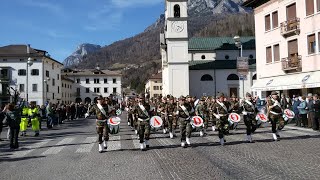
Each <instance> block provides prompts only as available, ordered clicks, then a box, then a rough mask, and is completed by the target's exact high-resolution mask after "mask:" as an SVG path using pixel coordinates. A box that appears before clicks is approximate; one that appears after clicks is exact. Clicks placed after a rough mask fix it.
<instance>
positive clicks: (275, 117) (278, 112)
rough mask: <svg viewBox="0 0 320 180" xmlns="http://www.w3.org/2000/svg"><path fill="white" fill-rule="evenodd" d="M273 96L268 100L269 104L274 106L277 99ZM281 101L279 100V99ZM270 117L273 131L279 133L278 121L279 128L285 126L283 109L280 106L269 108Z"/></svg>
mask: <svg viewBox="0 0 320 180" xmlns="http://www.w3.org/2000/svg"><path fill="white" fill-rule="evenodd" d="M278 100H279V98H278V99H277V100H274V99H273V98H270V99H269V100H268V101H267V104H268V106H273V105H275V104H276V101H278ZM278 102H279V101H278ZM268 118H269V120H270V121H271V124H272V133H277V122H279V125H278V130H282V129H283V128H284V123H285V122H284V119H283V117H282V109H281V107H280V106H274V107H273V108H271V109H269V113H268Z"/></svg>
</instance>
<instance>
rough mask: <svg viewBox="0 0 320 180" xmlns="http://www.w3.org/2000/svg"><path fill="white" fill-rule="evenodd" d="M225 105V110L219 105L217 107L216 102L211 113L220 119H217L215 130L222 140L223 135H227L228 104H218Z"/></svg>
mask: <svg viewBox="0 0 320 180" xmlns="http://www.w3.org/2000/svg"><path fill="white" fill-rule="evenodd" d="M220 103H222V104H224V105H225V107H226V109H224V108H223V107H222V106H221V105H219V103H218V100H217V102H216V103H215V104H214V105H213V107H212V111H213V113H214V114H215V115H219V116H220V119H217V125H216V126H217V128H218V131H219V138H220V139H222V138H223V137H224V135H227V134H229V122H228V109H229V103H228V102H225V101H224V102H220Z"/></svg>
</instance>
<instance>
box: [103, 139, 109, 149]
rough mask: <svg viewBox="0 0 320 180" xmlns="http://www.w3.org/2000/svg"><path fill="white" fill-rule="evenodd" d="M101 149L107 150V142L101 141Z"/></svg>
mask: <svg viewBox="0 0 320 180" xmlns="http://www.w3.org/2000/svg"><path fill="white" fill-rule="evenodd" d="M103 148H104V149H107V148H108V145H107V141H103Z"/></svg>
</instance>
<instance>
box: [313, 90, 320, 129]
mask: <svg viewBox="0 0 320 180" xmlns="http://www.w3.org/2000/svg"><path fill="white" fill-rule="evenodd" d="M312 109H313V110H314V112H315V115H314V119H313V127H312V129H313V130H315V131H317V130H319V121H320V100H319V97H318V95H317V94H315V95H313V107H312Z"/></svg>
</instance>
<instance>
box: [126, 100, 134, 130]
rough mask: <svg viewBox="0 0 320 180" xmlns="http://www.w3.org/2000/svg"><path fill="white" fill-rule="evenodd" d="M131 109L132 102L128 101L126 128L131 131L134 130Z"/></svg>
mask: <svg viewBox="0 0 320 180" xmlns="http://www.w3.org/2000/svg"><path fill="white" fill-rule="evenodd" d="M133 107H134V101H133V100H132V99H129V102H128V104H127V110H128V126H130V127H131V128H132V129H133V128H134V121H133V119H134V118H133Z"/></svg>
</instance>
